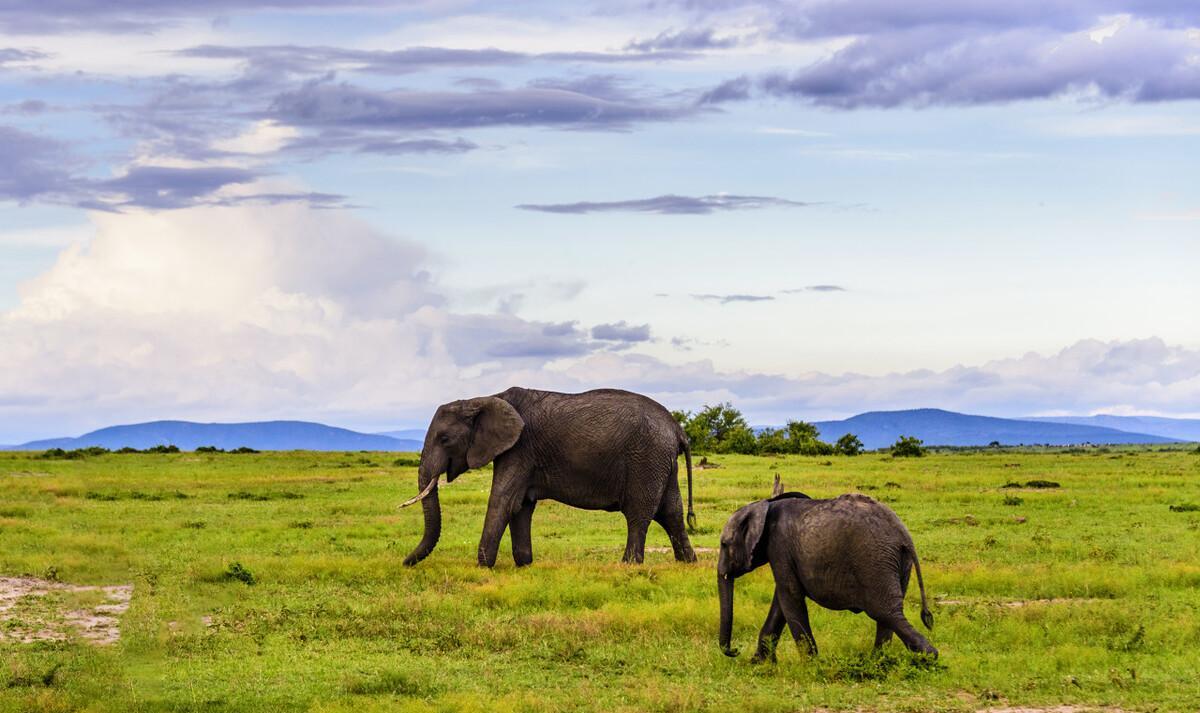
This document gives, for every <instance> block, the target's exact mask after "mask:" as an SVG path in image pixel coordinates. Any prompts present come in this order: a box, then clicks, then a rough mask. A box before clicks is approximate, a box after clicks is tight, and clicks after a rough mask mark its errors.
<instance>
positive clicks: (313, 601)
mask: <svg viewBox="0 0 1200 713" xmlns="http://www.w3.org/2000/svg"><path fill="white" fill-rule="evenodd" d="M710 460H713V461H716V462H717V463H718V464H719V465H720V467H719V468H715V469H710V470H703V471H698V472H697V473H696V476H697V477H696V495H697V498H696V504H697V507H696V509H697V513H698V515H699V518H700V529H699V532H698V533H697V534H696V535H694V536H693V544H694V545H695V546H697V547H698V548H701V549H700V550H699V556H700V562H699V563H698V564H696V565H683V564H677V563H675V562H674V559H673V557H672V555H671V554H670V549H669V543H668V541H667V538H666V535H665V533H663V532H662V530H661V529H659V528H658V527H657V526H652V529H651V531H650V538H649V541H648V542H647V545H648V546H649V547H654V548H659V549H658V550H656V551H651V552H649V553H648V554H647V561H646V564H645V565H644V566H640V567H637V566H626V565H622V564H620V563H619V562H618V560H619V558H620V555H621V552H622V551H623V549H624V542H625V531H624V520H623V518H621V517H620V515H618V514H613V513H601V512H583V511H579V510H574V509H571V508H567V507H565V506H562V505H559V504H557V503H542V504H540V505H539V507H538V510H537V513H536V515H535V516H534V542H533V544H534V555H535V558H536V559H535V563H534V565H533V566H532V567H530V568H526V569H521V570H517V569H515V568H514V567H513V565H512V560H511V557H510V556H509V554H508V550H507V544H505V545H503V546H502V549H501V557H500V558H499V561H498V564H497V567H496V568H495V569H494V570H485V569H480V568H478V567H476V566H475V564H474V561H475V551H476V547H477V545H478V539H479V533H480V528H481V526H482V520H483V512H484V509H485V507H486V500H487V490H488V487H489V484H490V471H487V470H485V471H481V472H478V473H470V474H467V475H464V476H463V477H462V478H460V479H459V480H458V481H456V482H455V483H454V485H452V486H450V487H447V488H445V489H444V490H443V491H442V502H443V511H444V514H445V522H444V529H443V536H442V541H441V543H440V544H439V545H438V548H437V549H436V550H435V551H434V553H433V555H432V556H431V557H430V558H429V559H428V560H426V561H425V562H423V563H421V564H420V565H419V566H418V567H416V568H412V569H409V568H405V567H403V566H401V561H402V560H403V558H404V556H405V555H406V554H407V553H408V551H409V550H410V549H411V548H412V546H413V545H414V544H415V543H416V541H417V540H418V539H419V536H420V529H421V517H420V512H419V510H417V509H415V508H414V509H412V510H406V511H397V510H396V505H397V504H398V503H399V502H400V501H401V500H403V499H404V498H406V497H408V496H410V495H411V494H412V493H414V492H415V489H416V482H415V481H416V474H415V468H414V467H413V465H412V463H411V462H405V464H403V465H395V464H394V463H395V461H396V457H395V456H394V455H389V454H376V453H370V454H364V453H349V454H347V453H333V454H316V453H279V454H269V453H268V454H257V455H231V454H212V455H198V454H191V453H181V454H172V455H109V456H98V457H93V458H87V459H83V460H71V461H65V460H43V459H39V458H36V457H35V454H15V453H4V454H0V576H17V575H25V574H27V575H32V576H45V575H46V574H47V573H53V574H54V575H55V576H57V577H59V578H60V579H62V580H63V581H68V582H71V583H73V584H122V583H132V584H134V586H135V590H134V597H133V601H132V603H131V608H130V610H129V611H128V612H127V613H126V615H125V616H124V619H123V627H122V631H123V639H122V641H121V642H120V643H119V644H118V645H116V646H113V647H108V648H96V647H92V646H88V645H86V644H83V643H41V644H34V645H16V644H13V643H6V642H0V661H2V663H0V710H12V711H40V710H48V711H53V710H76V709H81V708H83V709H90V710H113V711H126V710H130V711H139V710H142V711H156V710H172V711H174V710H197V711H199V710H218V711H242V710H245V711H251V710H254V711H267V710H289V709H305V710H309V709H311V710H322V711H355V713H362V712H363V711H372V710H427V709H429V708H430V707H433V708H436V709H445V710H480V711H494V710H547V711H559V710H561V711H567V710H581V709H582V710H589V709H590V710H618V711H621V710H627V711H643V710H654V711H672V710H680V711H682V710H705V709H713V710H727V709H730V707H731V706H733V707H734V709H737V710H742V711H785V710H796V709H804V708H813V707H824V708H827V709H847V710H853V709H863V710H903V711H919V710H964V711H965V710H977V709H980V708H984V707H988V706H994V705H1000V704H1003V703H1005V702H1007V703H1010V704H1014V705H1016V704H1021V705H1048V704H1060V703H1077V704H1089V705H1114V706H1121V707H1124V708H1127V709H1147V710H1149V709H1152V708H1153V709H1156V710H1195V709H1196V708H1197V706H1198V705H1200V694H1198V693H1197V687H1196V686H1195V684H1194V679H1195V677H1196V675H1197V672H1200V616H1197V610H1198V607H1200V512H1195V511H1189V510H1186V509H1185V510H1177V511H1172V510H1171V509H1170V508H1171V506H1172V505H1175V506H1179V505H1180V504H1185V503H1195V502H1200V455H1196V454H1192V453H1185V452H1154V451H1148V450H1128V451H1121V452H1116V453H1102V452H1088V453H1081V454H1061V453H1012V452H996V453H976V454H936V455H932V456H930V457H927V458H922V459H907V460H906V459H901V460H892V459H890V458H887V457H883V456H880V455H879V454H866V455H863V456H859V457H856V458H847V457H815V458H806V457H798V456H792V457H758V458H756V457H739V456H714V457H711V458H710ZM776 472H778V473H780V474H781V475H782V477H783V480H784V483H785V485H786V486H787V487H788V488H789V489H794V490H803V491H804V492H807V493H808V494H810V495H812V496H814V497H824V496H831V495H836V494H840V493H843V492H848V491H852V490H861V491H863V492H867V493H868V494H870V495H872V496H874V497H876V498H878V499H880V500H882V501H884V502H887V503H888V504H889V505H890V506H891V507H892V508H893V509H895V510H896V512H897V513H898V514H899V515H900V516H901V518H902V519H903V520H904V521H905V522H906V523H907V524H908V526H909V528H910V530H911V531H912V534H913V538H914V540H915V542H916V545H917V548H918V552H919V554H920V557H921V560H922V564H923V568H924V572H925V577H926V584H927V588H928V590H929V593H930V595H931V596H932V597H933V598H934V603H933V610H934V614H935V619H936V628H935V630H934V631H933V632H932V634H931V635H930V638H931V641H932V642H933V643H934V644H935V645H936V646H937V647H938V648H939V649H940V650H941V652H942V657H941V659H940V661H939V662H938V663H937V664H935V665H932V666H931V665H928V664H923V663H922V662H919V661H916V660H914V659H913V658H912V657H910V656H909V655H908V654H907V652H905V651H904V650H903V649H902V648H901V647H899V645H898V644H896V643H893V644H892V645H891V646H890V647H889V648H888V649H887V650H886V651H885V652H884V654H883V655H882V656H872V655H870V654H869V648H870V643H871V640H872V636H873V632H874V627H873V624H872V623H871V622H870V621H869V620H868V619H866V618H865V617H864V616H855V615H852V614H849V613H847V612H829V611H825V610H822V609H819V608H816V607H810V611H811V615H812V621H813V629H814V632H815V634H816V636H817V640H818V643H819V644H820V646H821V654H820V656H819V657H817V658H816V659H810V658H809V657H807V656H805V655H802V654H800V653H799V651H798V650H797V649H796V648H795V647H793V646H791V645H790V644H782V645H781V647H780V655H779V658H780V661H779V664H778V665H777V666H752V665H751V664H749V662H748V660H747V658H748V657H746V656H743V657H742V658H739V659H736V660H730V659H727V658H725V657H724V656H722V655H721V654H720V652H719V651H718V649H717V647H716V624H717V602H716V597H715V575H714V570H713V565H714V562H715V553H714V552H712V551H711V550H712V549H713V548H715V547H716V546H717V537H718V534H719V531H720V527H721V525H722V524H723V523H724V520H725V518H726V517H727V516H728V515H729V513H731V512H732V511H733V510H734V509H736V508H737V507H739V506H741V505H743V504H745V503H746V502H748V501H750V500H752V499H756V498H760V497H764V496H766V495H767V494H768V493H769V491H770V487H771V481H772V476H773V474H774V473H776ZM1036 479H1043V480H1050V481H1055V482H1057V483H1059V484H1060V486H1061V487H1059V488H1050V489H1037V488H1026V487H1022V488H1019V489H1017V488H1007V489H1006V488H1002V487H1001V486H1003V485H1005V484H1006V483H1009V482H1019V483H1025V482H1028V481H1030V480H1036ZM1006 499H1007V501H1006ZM1015 499H1019V502H1014V500H1015ZM240 573H245V574H246V575H247V576H243V574H240ZM250 581H252V582H253V583H252V584H251V583H249V582H250ZM771 586H772V585H771V577H770V572H769V571H768V570H766V569H763V570H760V571H758V572H755V573H754V574H752V575H749V576H747V577H745V578H743V579H742V580H741V581H739V583H738V591H737V602H736V614H737V617H736V627H735V631H734V638H735V643H736V645H738V646H740V647H741V648H743V649H748V648H750V647H752V646H753V642H754V637H755V636H756V634H757V630H758V627H759V626H760V625H761V623H762V619H763V617H764V616H765V614H766V610H767V606H768V604H769V602H770V597H771ZM916 608H917V601H916V592H915V587H914V588H913V591H910V594H909V614H910V618H911V619H913V620H914V621H915V620H916V616H915V615H916Z"/></svg>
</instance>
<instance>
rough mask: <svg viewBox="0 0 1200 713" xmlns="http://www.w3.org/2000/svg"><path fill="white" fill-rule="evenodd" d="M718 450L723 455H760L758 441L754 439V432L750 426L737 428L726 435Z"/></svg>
mask: <svg viewBox="0 0 1200 713" xmlns="http://www.w3.org/2000/svg"><path fill="white" fill-rule="evenodd" d="M718 449H719V450H720V451H721V452H722V453H741V454H743V455H755V454H757V453H758V439H756V438H755V437H754V431H751V430H750V427H749V426H737V427H735V428H734V429H733V430H731V431H729V432H728V433H726V434H725V438H723V439H722V440H721V441H720V443H719V444H718Z"/></svg>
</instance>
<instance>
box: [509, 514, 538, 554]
mask: <svg viewBox="0 0 1200 713" xmlns="http://www.w3.org/2000/svg"><path fill="white" fill-rule="evenodd" d="M536 507H537V501H535V500H526V501H525V504H524V505H523V506H522V507H521V509H520V510H518V511H517V514H515V515H513V516H512V519H511V520H510V521H509V523H508V534H509V536H510V537H512V555H513V562H514V563H515V564H516V565H517V566H518V567H524V566H525V565H528V564H532V563H533V533H532V532H531V527H532V523H533V509H534V508H536Z"/></svg>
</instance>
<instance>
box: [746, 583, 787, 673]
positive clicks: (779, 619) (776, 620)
mask: <svg viewBox="0 0 1200 713" xmlns="http://www.w3.org/2000/svg"><path fill="white" fill-rule="evenodd" d="M786 624H787V619H785V618H784V616H783V607H781V606H780V605H779V591H778V590H776V591H775V596H773V597H771V609H770V611H768V612H767V620H766V621H764V622H763V625H762V630H761V631H759V632H758V650H757V651H755V652H754V656H752V657H751V658H750V663H762V662H763V661H770V662H771V663H775V646H776V644H778V643H779V636H780V634H782V633H783V627H784V625H786Z"/></svg>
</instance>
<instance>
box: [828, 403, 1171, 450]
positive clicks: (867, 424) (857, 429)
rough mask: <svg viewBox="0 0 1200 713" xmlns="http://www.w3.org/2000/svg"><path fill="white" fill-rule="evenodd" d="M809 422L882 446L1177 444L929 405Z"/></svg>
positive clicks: (1138, 435)
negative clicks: (914, 442)
mask: <svg viewBox="0 0 1200 713" xmlns="http://www.w3.org/2000/svg"><path fill="white" fill-rule="evenodd" d="M815 425H816V426H817V428H818V429H820V431H821V439H822V440H824V441H829V442H833V441H836V440H837V439H838V438H840V437H841V436H842V435H844V434H846V433H853V434H855V435H856V436H858V437H859V439H860V440H862V442H863V445H864V446H866V447H867V448H885V447H887V446H890V445H892V444H893V443H895V442H896V439H897V438H899V437H900V436H902V435H903V436H916V437H917V438H920V439H921V440H923V441H925V444H926V445H931V446H935V445H936V446H986V445H988V444H989V443H992V442H993V441H999V442H1000V443H1001V444H1002V445H1006V446H1016V445H1036V444H1046V445H1056V446H1068V445H1080V444H1084V443H1095V444H1122V443H1174V442H1177V439H1174V438H1167V437H1164V436H1156V435H1151V434H1147V433H1131V432H1128V431H1122V430H1118V429H1115V428H1105V427H1102V426H1093V425H1086V424H1074V423H1054V422H1047V421H1027V420H1018V419H1011V418H994V417H991V416H973V415H969V414H963V413H955V412H953V411H943V410H941V409H932V408H925V409H913V410H908V411H870V412H868V413H862V414H859V415H857V416H854V417H851V418H848V419H845V420H843V421H819V422H817V423H816V424H815Z"/></svg>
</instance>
